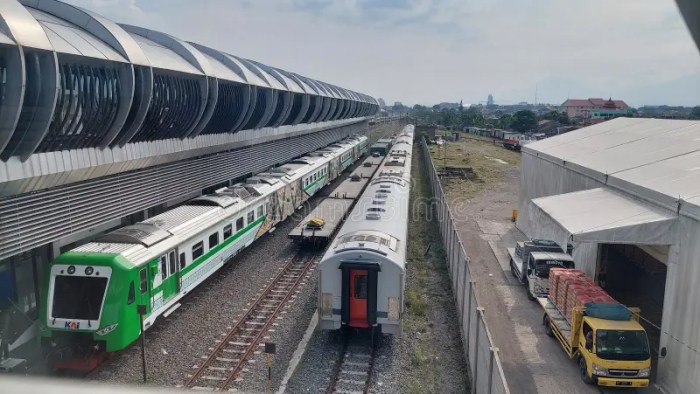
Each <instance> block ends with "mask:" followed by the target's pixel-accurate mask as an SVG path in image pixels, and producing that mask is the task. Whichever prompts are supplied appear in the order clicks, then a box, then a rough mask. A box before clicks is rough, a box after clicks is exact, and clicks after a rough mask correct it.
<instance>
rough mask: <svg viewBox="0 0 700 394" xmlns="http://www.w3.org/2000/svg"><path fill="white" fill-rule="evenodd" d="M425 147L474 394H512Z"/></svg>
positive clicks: (448, 208)
mask: <svg viewBox="0 0 700 394" xmlns="http://www.w3.org/2000/svg"><path fill="white" fill-rule="evenodd" d="M421 146H422V149H423V154H424V158H425V167H426V170H427V173H428V177H429V178H430V187H431V189H432V191H433V197H434V200H435V213H436V215H437V220H438V224H439V226H440V234H441V235H442V243H443V246H444V247H445V254H446V255H447V268H448V270H449V272H450V279H451V282H452V290H453V294H454V295H455V302H456V303H457V313H458V315H459V318H460V332H461V334H462V344H463V347H464V354H465V357H466V359H467V360H468V364H469V371H470V373H471V377H472V381H471V384H472V392H473V393H476V394H510V390H509V389H508V384H507V383H506V378H505V375H504V374H503V366H502V365H501V360H500V357H499V355H498V348H497V347H495V346H494V343H493V339H492V338H491V334H490V333H489V329H488V327H487V326H486V321H485V320H484V308H482V307H480V306H479V301H478V300H477V298H476V293H475V291H474V285H475V284H476V282H475V281H474V280H473V279H472V276H471V274H470V272H469V256H467V253H466V252H465V250H464V245H463V244H462V240H461V239H460V238H459V234H458V233H457V231H456V230H455V226H454V221H453V220H452V213H451V211H450V207H449V205H448V204H447V201H446V200H445V193H444V191H443V189H442V184H441V183H440V178H439V177H438V174H437V171H435V166H434V165H433V159H432V158H431V156H430V150H429V149H428V145H427V144H426V142H425V139H422V141H421Z"/></svg>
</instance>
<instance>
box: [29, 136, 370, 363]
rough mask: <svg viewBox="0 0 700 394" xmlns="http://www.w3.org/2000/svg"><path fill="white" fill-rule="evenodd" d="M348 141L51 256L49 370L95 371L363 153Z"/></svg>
mask: <svg viewBox="0 0 700 394" xmlns="http://www.w3.org/2000/svg"><path fill="white" fill-rule="evenodd" d="M367 145H368V141H367V138H366V137H364V136H356V137H350V138H347V139H345V140H343V141H341V142H338V143H335V144H332V145H329V146H327V147H326V148H324V149H322V150H319V151H316V152H312V153H310V154H308V155H307V156H304V157H301V158H298V159H295V160H293V161H291V162H289V163H286V164H284V165H282V166H280V167H277V168H274V169H272V170H270V171H268V172H264V173H260V174H257V175H256V176H253V177H251V178H248V179H246V181H245V183H241V184H236V185H234V186H231V187H226V188H223V189H220V190H217V191H216V192H215V193H213V194H209V195H204V196H201V197H198V198H195V199H193V200H190V201H188V202H186V203H184V204H182V205H180V206H179V207H177V208H174V209H172V210H170V211H167V212H165V213H163V214H160V215H157V216H154V217H152V218H150V219H148V220H145V221H143V222H139V223H136V224H133V225H130V226H126V227H122V228H119V229H117V230H115V231H113V232H111V233H108V234H105V235H103V236H101V237H99V238H97V239H96V240H95V241H93V242H90V243H87V244H85V245H82V246H80V247H78V248H75V249H73V250H71V251H68V252H65V253H63V254H61V255H60V256H58V257H57V258H56V259H55V260H54V261H53V262H52V263H51V265H50V268H49V272H48V273H47V274H48V277H47V278H46V279H47V280H45V281H44V283H46V285H45V288H44V289H43V294H42V298H43V301H44V302H42V310H41V335H42V341H43V345H44V348H45V350H46V352H47V354H48V355H50V357H51V358H52V361H53V365H54V367H56V368H62V369H86V368H85V364H86V362H85V360H91V361H90V362H89V363H88V364H94V365H90V366H89V367H94V366H95V365H96V363H97V362H98V361H97V360H98V358H99V357H102V355H103V354H105V353H110V352H116V351H119V350H121V349H124V348H126V347H127V346H129V345H130V344H131V343H132V342H134V341H135V340H136V339H137V338H138V336H139V335H140V332H141V329H140V321H139V314H138V313H137V306H138V305H145V307H146V314H145V315H144V326H145V327H146V329H148V328H149V327H151V326H152V325H153V324H154V322H155V321H156V320H157V319H158V318H159V317H160V316H163V315H165V316H167V315H168V314H169V312H171V311H172V310H174V309H176V308H177V307H178V306H179V304H178V301H179V300H180V299H181V298H182V297H183V296H184V295H186V294H187V293H188V292H190V291H192V289H194V288H195V287H197V286H198V285H199V284H200V283H202V282H203V281H204V280H206V279H207V278H208V277H210V276H211V275H212V274H214V273H215V272H216V271H217V270H218V269H219V268H221V267H222V266H223V265H224V264H225V263H226V262H227V261H228V260H229V259H230V258H231V257H233V256H235V255H236V254H238V253H240V252H241V250H243V249H244V248H246V247H247V246H249V245H250V244H251V243H253V242H254V241H255V240H256V239H258V238H260V237H261V236H262V235H263V234H265V233H266V232H268V231H269V230H270V229H271V228H273V227H274V226H275V225H276V224H277V223H279V222H281V221H283V220H285V219H286V218H287V217H289V216H290V215H291V214H293V213H294V211H295V210H296V208H298V207H299V206H300V205H301V204H302V203H304V201H306V200H307V199H308V198H309V197H311V196H313V195H314V194H315V193H317V192H318V191H319V190H320V189H321V188H323V186H325V185H326V184H328V183H329V182H330V181H332V180H333V179H335V178H336V177H338V176H339V175H340V173H341V172H342V171H343V170H344V169H346V168H347V167H348V166H350V165H351V164H352V163H353V162H354V161H355V160H357V159H358V158H359V157H360V156H362V155H363V154H365V153H366V152H367V148H368V147H367Z"/></svg>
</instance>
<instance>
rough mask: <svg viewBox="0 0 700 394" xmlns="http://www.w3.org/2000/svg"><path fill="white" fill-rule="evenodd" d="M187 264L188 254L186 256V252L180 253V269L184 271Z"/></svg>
mask: <svg viewBox="0 0 700 394" xmlns="http://www.w3.org/2000/svg"><path fill="white" fill-rule="evenodd" d="M186 265H187V256H185V254H184V253H180V270H181V271H182V269H183V268H185V266H186Z"/></svg>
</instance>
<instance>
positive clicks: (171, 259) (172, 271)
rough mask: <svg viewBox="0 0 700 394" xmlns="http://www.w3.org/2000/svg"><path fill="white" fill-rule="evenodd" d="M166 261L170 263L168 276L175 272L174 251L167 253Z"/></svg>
mask: <svg viewBox="0 0 700 394" xmlns="http://www.w3.org/2000/svg"><path fill="white" fill-rule="evenodd" d="M168 261H170V275H172V274H174V273H175V271H177V261H175V251H172V252H170V253H168Z"/></svg>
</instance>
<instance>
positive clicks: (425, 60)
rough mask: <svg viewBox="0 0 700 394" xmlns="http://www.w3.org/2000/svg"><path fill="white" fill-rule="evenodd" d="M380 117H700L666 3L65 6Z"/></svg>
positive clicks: (106, 2) (321, 0) (699, 97)
mask: <svg viewBox="0 0 700 394" xmlns="http://www.w3.org/2000/svg"><path fill="white" fill-rule="evenodd" d="M66 2H68V3H71V4H74V5H77V6H80V7H83V8H86V9H89V10H91V11H94V12H97V13H98V14H101V15H103V16H105V17H107V18H109V19H112V20H114V21H116V22H119V23H127V24H134V25H139V26H142V27H146V28H150V29H154V30H159V31H162V32H165V33H168V34H171V35H173V36H176V37H178V38H181V39H183V40H186V41H193V42H197V43H201V44H204V45H207V46H210V47H213V48H216V49H220V50H223V51H226V52H229V53H232V54H235V55H238V56H242V57H245V58H249V59H253V60H257V61H260V62H262V63H265V64H268V65H271V66H275V67H279V68H282V69H286V70H289V71H294V72H297V73H299V74H302V75H305V76H308V77H311V78H315V79H320V80H323V81H326V82H329V83H333V84H336V85H339V86H342V87H344V88H347V89H352V90H355V91H359V92H363V93H366V94H369V95H371V96H373V97H376V98H379V97H381V98H384V100H386V102H387V103H388V104H392V103H393V102H394V101H401V102H402V103H404V104H408V105H413V104H435V103H439V102H443V101H448V102H458V101H460V100H463V102H464V103H465V104H478V103H480V102H485V101H486V97H487V95H488V94H493V96H494V99H495V101H496V103H497V104H514V103H517V102H521V101H527V102H531V103H532V102H535V98H537V102H540V103H553V104H561V103H562V102H564V101H565V100H566V99H567V98H568V97H570V98H587V97H602V98H608V97H612V98H614V99H623V100H625V101H627V103H628V104H630V105H632V106H642V105H657V104H668V105H686V106H694V105H700V54H699V52H698V49H697V47H696V46H695V44H694V42H693V40H692V38H691V36H690V33H689V32H688V31H687V28H686V26H685V24H684V22H683V18H682V17H681V15H680V12H679V11H678V9H677V7H676V5H675V2H674V1H673V0H614V1H611V0H585V1H581V0H197V1H192V0H67V1H66Z"/></svg>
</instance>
